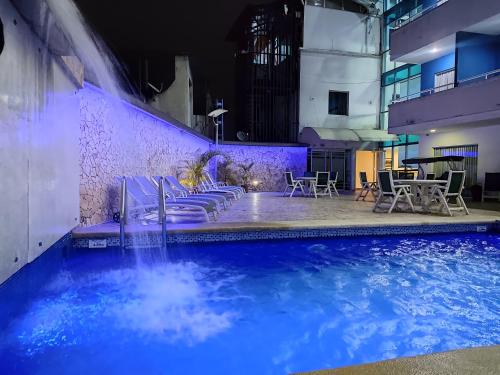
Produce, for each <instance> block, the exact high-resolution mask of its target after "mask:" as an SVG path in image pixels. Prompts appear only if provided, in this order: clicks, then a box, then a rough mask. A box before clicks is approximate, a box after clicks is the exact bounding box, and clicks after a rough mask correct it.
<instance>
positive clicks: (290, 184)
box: [283, 172, 306, 198]
mask: <svg viewBox="0 0 500 375" xmlns="http://www.w3.org/2000/svg"><path fill="white" fill-rule="evenodd" d="M285 180H286V188H285V190H284V191H283V196H285V195H286V194H287V191H288V189H292V192H291V193H290V198H291V197H292V196H293V193H295V190H297V188H299V189H300V191H302V195H306V193H305V191H304V185H303V184H302V181H300V180H294V179H293V174H292V172H285Z"/></svg>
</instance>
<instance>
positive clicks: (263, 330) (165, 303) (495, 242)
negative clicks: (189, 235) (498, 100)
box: [0, 234, 500, 374]
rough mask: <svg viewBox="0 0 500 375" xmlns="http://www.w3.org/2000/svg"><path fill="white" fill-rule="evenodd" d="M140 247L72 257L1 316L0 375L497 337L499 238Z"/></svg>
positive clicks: (251, 363) (253, 366)
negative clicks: (164, 251) (163, 252)
mask: <svg viewBox="0 0 500 375" xmlns="http://www.w3.org/2000/svg"><path fill="white" fill-rule="evenodd" d="M139 251H140V252H141V253H142V254H143V257H142V258H143V259H142V262H143V263H144V264H143V265H142V266H141V267H140V268H138V267H136V258H135V257H134V254H133V253H132V252H129V253H128V254H127V255H125V256H122V255H121V253H120V252H119V251H109V250H108V251H106V252H102V251H101V252H94V253H90V252H86V253H78V254H76V253H75V254H72V255H70V256H68V257H67V258H66V259H65V261H64V263H63V266H62V267H61V269H60V270H59V271H58V272H56V273H55V274H54V275H53V277H51V278H50V279H49V280H48V282H46V283H45V284H44V285H43V286H41V288H40V290H39V292H37V294H36V295H35V296H34V297H33V298H31V299H30V302H29V304H28V305H26V306H25V308H24V309H21V310H19V313H18V314H17V315H16V316H10V317H9V323H8V325H6V326H5V325H4V327H5V328H4V330H3V331H2V332H0V337H1V340H0V373H2V374H12V373H30V374H32V373H37V374H49V373H50V374H54V373H56V374H57V373H59V374H63V373H64V374H85V373H87V374H96V373H107V374H125V373H143V374H146V373H147V374H286V373H291V372H297V371H306V370H313V369H320V368H325V367H339V366H345V365H352V364H359V363H366V362H373V361H378V360H383V359H388V358H395V357H400V356H410V355H417V354H425V353H431V352H436V351H445V350H450V349H457V348H467V347H473V346H482V345H493V344H500V321H499V319H500V298H499V297H500V292H499V284H500V237H499V236H498V235H494V234H465V235H453V236H451V235H450V236H443V235H436V236H420V237H380V238H356V239H332V240H324V239H321V240H307V241H306V240H303V241H298V240H295V241H276V242H271V241H267V242H248V243H229V244H210V245H208V244H205V245H193V246H187V245H185V246H176V247H173V248H170V249H169V254H168V255H169V258H170V259H169V261H168V262H165V261H158V260H155V261H152V262H151V261H148V259H151V257H152V258H156V259H159V258H158V257H157V254H156V253H154V252H153V253H152V254H151V252H150V251H146V250H139ZM147 254H149V255H150V257H148V256H144V255H147ZM7 286H8V287H9V288H12V287H15V286H12V285H11V284H9V285H7ZM20 293H21V292H20ZM0 326H1V325H0Z"/></svg>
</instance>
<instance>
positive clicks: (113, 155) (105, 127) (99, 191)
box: [79, 84, 210, 225]
mask: <svg viewBox="0 0 500 375" xmlns="http://www.w3.org/2000/svg"><path fill="white" fill-rule="evenodd" d="M79 96H80V126H81V139H80V167H81V171H80V172H81V176H80V177H81V179H80V197H81V223H82V224H83V225H90V224H96V223H100V222H102V221H105V220H109V219H111V217H112V214H113V212H116V211H117V207H118V183H117V181H116V180H115V178H116V177H117V176H123V175H126V176H133V175H145V176H154V175H164V176H165V175H174V176H175V175H177V174H179V173H180V172H181V171H182V167H183V165H184V162H185V161H188V160H192V159H193V158H195V157H197V156H198V155H199V154H201V153H203V152H205V151H207V150H208V149H209V148H210V142H209V141H208V140H205V139H203V138H201V137H197V136H196V135H193V134H190V133H188V132H186V131H183V130H182V129H179V128H177V127H175V126H173V125H171V124H169V123H168V122H166V121H164V120H162V119H159V118H157V117H154V116H152V115H150V114H148V113H147V112H145V111H142V110H140V109H139V108H137V107H134V106H132V105H130V104H125V103H121V104H120V105H116V103H114V101H113V99H112V98H111V97H109V96H108V95H107V94H105V93H104V92H102V91H101V90H99V89H97V88H95V87H93V86H91V85H88V84H87V85H86V87H85V88H84V89H83V90H81V91H80V93H79Z"/></svg>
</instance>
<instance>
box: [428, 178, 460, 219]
mask: <svg viewBox="0 0 500 375" xmlns="http://www.w3.org/2000/svg"><path fill="white" fill-rule="evenodd" d="M464 183H465V171H450V172H449V174H448V182H447V183H446V185H445V186H443V185H434V186H433V187H432V190H431V200H433V201H434V202H435V203H437V204H439V205H440V206H439V212H441V211H443V209H444V210H445V212H446V213H447V214H448V215H450V216H453V214H452V211H465V214H466V215H469V210H468V209H467V206H466V205H465V202H464V199H463V198H462V190H463V188H464ZM450 198H451V199H450ZM451 200H454V201H455V202H454V203H452V202H451Z"/></svg>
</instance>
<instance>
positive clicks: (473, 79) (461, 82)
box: [391, 69, 500, 104]
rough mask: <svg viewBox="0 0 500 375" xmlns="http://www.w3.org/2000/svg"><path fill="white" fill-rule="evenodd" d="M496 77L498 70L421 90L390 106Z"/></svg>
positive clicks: (398, 99)
mask: <svg viewBox="0 0 500 375" xmlns="http://www.w3.org/2000/svg"><path fill="white" fill-rule="evenodd" d="M497 76H500V69H496V70H492V71H489V72H486V73H482V74H478V75H476V76H472V77H468V78H464V79H461V80H459V81H458V82H457V83H456V84H455V83H447V84H445V85H442V86H437V87H433V88H430V89H426V90H422V91H420V92H417V93H414V94H409V95H406V96H403V97H400V98H397V99H394V100H393V101H392V103H391V104H394V103H401V102H406V101H408V100H412V99H417V98H420V97H422V96H428V95H432V94H435V93H436V92H441V91H445V90H449V89H453V88H455V87H459V86H464V85H468V84H471V83H475V82H479V81H484V80H487V79H490V78H492V77H497Z"/></svg>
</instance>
